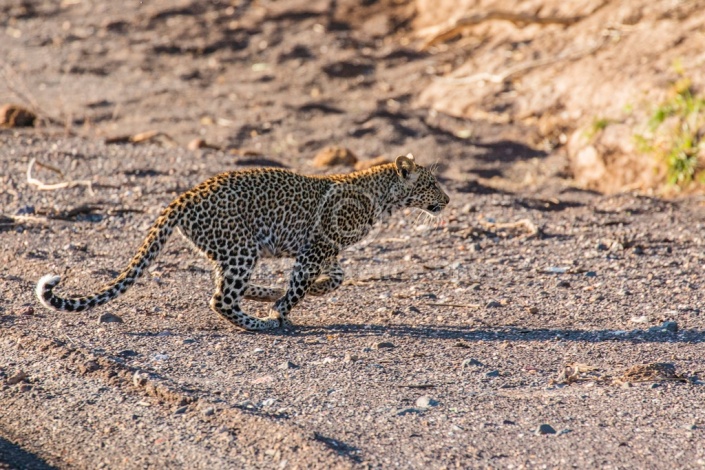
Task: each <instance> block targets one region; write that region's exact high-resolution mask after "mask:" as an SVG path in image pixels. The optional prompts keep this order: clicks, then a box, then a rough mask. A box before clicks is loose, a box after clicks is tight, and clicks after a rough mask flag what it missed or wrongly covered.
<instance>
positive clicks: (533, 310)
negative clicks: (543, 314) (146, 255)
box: [526, 307, 539, 315]
mask: <svg viewBox="0 0 705 470" xmlns="http://www.w3.org/2000/svg"><path fill="white" fill-rule="evenodd" d="M526 311H527V312H529V313H530V314H532V315H536V314H537V313H539V308H538V307H529V308H527V309H526Z"/></svg>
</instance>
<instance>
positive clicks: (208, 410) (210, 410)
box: [201, 406, 215, 416]
mask: <svg viewBox="0 0 705 470" xmlns="http://www.w3.org/2000/svg"><path fill="white" fill-rule="evenodd" d="M201 414H203V416H213V415H214V414H215V409H214V408H213V407H212V406H209V407H208V408H206V409H204V410H203V411H201Z"/></svg>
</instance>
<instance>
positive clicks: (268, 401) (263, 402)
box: [262, 398, 277, 406]
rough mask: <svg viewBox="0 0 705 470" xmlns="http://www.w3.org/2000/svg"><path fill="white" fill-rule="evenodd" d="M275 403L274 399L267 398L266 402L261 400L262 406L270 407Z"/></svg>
mask: <svg viewBox="0 0 705 470" xmlns="http://www.w3.org/2000/svg"><path fill="white" fill-rule="evenodd" d="M276 401H277V399H276V398H267V399H266V400H262V406H272V405H273V404H274V403H275V402H276Z"/></svg>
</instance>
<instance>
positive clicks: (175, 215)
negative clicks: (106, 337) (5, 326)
mask: <svg viewBox="0 0 705 470" xmlns="http://www.w3.org/2000/svg"><path fill="white" fill-rule="evenodd" d="M181 212H182V211H181V210H179V205H178V203H177V201H174V203H172V204H171V205H169V207H167V208H166V209H164V211H163V212H162V214H161V215H160V216H159V218H158V219H157V220H156V221H155V222H154V225H152V227H151V228H150V229H149V233H148V234H147V237H146V238H145V240H144V242H142V246H141V247H140V249H139V251H138V252H137V254H136V255H135V256H134V257H133V258H132V261H130V264H128V265H127V267H126V268H125V269H124V270H123V271H122V272H121V273H120V275H119V276H118V277H116V278H115V279H114V280H113V281H112V282H110V283H108V284H106V285H105V286H103V287H102V288H101V289H99V290H98V291H97V292H96V293H94V294H92V295H89V296H85V297H60V296H58V295H56V294H54V292H53V290H54V288H55V287H56V286H57V285H58V284H59V281H60V280H61V278H60V277H59V276H56V275H54V274H47V275H46V276H43V277H42V278H41V279H40V280H39V282H38V283H37V287H36V289H35V292H36V294H37V298H38V299H39V301H40V302H41V303H42V305H44V306H45V307H46V308H48V309H50V310H60V311H68V312H82V311H84V310H88V309H90V308H93V307H96V306H98V305H103V304H104V303H106V302H108V301H110V300H112V299H115V298H117V297H118V296H120V295H121V294H123V293H124V292H125V291H126V290H127V289H128V288H129V287H130V286H131V285H132V284H134V283H135V281H136V280H137V279H138V278H139V277H140V276H141V275H142V273H143V272H144V271H145V270H146V269H147V267H148V266H149V265H150V263H151V262H152V261H153V260H154V259H155V258H156V257H157V255H158V254H159V252H160V251H161V250H162V247H163V246H164V244H165V243H166V241H167V239H168V238H169V236H170V235H171V233H172V232H173V231H174V227H176V225H178V223H179V221H180V218H181V217H180V214H181Z"/></svg>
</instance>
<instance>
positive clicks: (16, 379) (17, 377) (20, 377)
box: [7, 371, 29, 385]
mask: <svg viewBox="0 0 705 470" xmlns="http://www.w3.org/2000/svg"><path fill="white" fill-rule="evenodd" d="M27 377H29V376H28V375H27V374H26V373H25V372H24V371H19V372H17V373H16V374H15V375H13V376H12V377H10V378H8V379H7V384H8V385H15V384H18V383H20V382H22V381H23V380H24V379H26V378H27Z"/></svg>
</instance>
